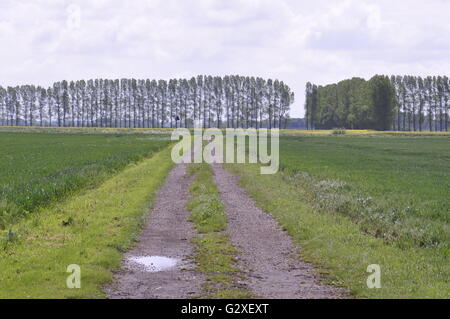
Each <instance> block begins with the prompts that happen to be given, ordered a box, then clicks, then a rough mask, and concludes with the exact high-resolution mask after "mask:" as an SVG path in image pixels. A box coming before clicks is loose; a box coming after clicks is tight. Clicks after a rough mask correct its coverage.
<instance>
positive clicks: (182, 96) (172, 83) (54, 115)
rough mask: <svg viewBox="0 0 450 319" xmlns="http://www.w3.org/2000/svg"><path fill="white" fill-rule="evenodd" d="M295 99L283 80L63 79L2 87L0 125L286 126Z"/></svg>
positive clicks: (128, 126) (227, 78) (237, 78)
mask: <svg viewBox="0 0 450 319" xmlns="http://www.w3.org/2000/svg"><path fill="white" fill-rule="evenodd" d="M293 102H294V93H293V92H291V89H290V88H289V86H287V85H286V84H285V83H283V82H282V81H278V80H271V79H269V80H265V79H262V78H255V77H243V76H225V77H212V76H202V75H200V76H197V77H193V78H191V79H189V80H187V79H172V80H169V81H165V80H159V81H156V80H136V79H121V80H107V79H95V80H88V81H84V80H81V81H76V82H74V81H71V82H67V81H61V82H57V83H54V84H53V86H51V87H49V88H43V87H39V86H38V87H36V86H33V85H23V86H17V87H7V88H2V87H1V86H0V125H3V126H5V125H7V126H58V127H69V126H70V127H127V128H162V127H170V128H174V127H193V126H194V125H196V126H202V127H204V128H206V127H221V128H223V127H227V128H250V127H252V128H261V127H267V128H284V127H286V125H287V121H288V118H289V110H290V106H291V104H292V103H293Z"/></svg>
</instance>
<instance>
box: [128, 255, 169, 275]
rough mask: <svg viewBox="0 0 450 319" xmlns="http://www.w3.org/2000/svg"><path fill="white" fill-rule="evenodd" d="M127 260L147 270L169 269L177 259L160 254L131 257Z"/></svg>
mask: <svg viewBox="0 0 450 319" xmlns="http://www.w3.org/2000/svg"><path fill="white" fill-rule="evenodd" d="M128 260H129V261H131V262H133V263H136V264H139V265H140V266H141V267H143V268H144V269H145V271H148V272H159V271H165V270H169V269H171V268H174V267H175V266H176V265H177V263H178V259H175V258H168V257H162V256H140V257H131V258H129V259H128Z"/></svg>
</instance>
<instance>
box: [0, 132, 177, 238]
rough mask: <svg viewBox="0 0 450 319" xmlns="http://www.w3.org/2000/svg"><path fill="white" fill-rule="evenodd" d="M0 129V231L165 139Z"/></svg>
mask: <svg viewBox="0 0 450 319" xmlns="http://www.w3.org/2000/svg"><path fill="white" fill-rule="evenodd" d="M0 132H1V133H0V145H1V150H2V152H1V153H0V230H1V229H6V228H8V227H10V225H13V224H14V223H15V222H17V221H18V220H19V219H20V218H21V217H23V216H24V215H27V214H28V213H29V212H32V211H33V210H35V209H36V208H37V207H40V206H45V205H48V204H49V203H51V202H52V201H54V200H61V199H63V198H65V197H66V196H68V195H70V194H73V193H74V192H76V191H78V190H80V189H83V188H86V187H94V186H97V185H99V183H101V182H102V181H104V180H105V179H106V178H107V177H109V176H112V175H113V174H115V173H117V172H118V171H120V170H121V169H122V168H124V167H125V166H126V165H127V164H129V163H130V162H136V161H138V160H141V159H143V158H144V157H148V156H150V155H151V154H153V153H154V152H157V151H159V150H161V149H162V148H163V147H165V146H167V145H168V143H169V141H168V140H164V139H162V138H161V137H154V136H151V135H148V136H144V135H130V134H127V135H120V134H88V133H89V132H92V131H90V130H85V132H86V133H84V134H81V133H73V134H56V133H30V132H31V131H24V132H20V133H17V132H16V133H14V132H4V131H2V130H0ZM33 132H34V131H33ZM37 132H39V131H37Z"/></svg>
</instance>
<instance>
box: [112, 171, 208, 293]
mask: <svg viewBox="0 0 450 319" xmlns="http://www.w3.org/2000/svg"><path fill="white" fill-rule="evenodd" d="M190 182H191V178H190V177H188V176H187V175H186V165H185V164H179V165H177V166H175V167H174V169H173V170H172V171H171V172H170V174H169V176H168V178H167V180H166V183H165V185H164V186H163V187H162V188H161V189H160V190H159V192H158V195H157V197H156V199H155V201H154V203H153V209H152V211H151V213H150V214H149V216H148V219H147V222H146V226H145V227H144V228H143V229H142V233H141V237H140V240H139V243H138V244H137V246H136V248H135V249H133V250H132V251H130V252H128V253H126V254H125V256H124V263H123V265H122V270H121V271H120V272H119V273H117V274H116V277H115V282H114V283H113V285H112V286H110V287H108V288H107V289H106V291H107V294H108V296H109V298H133V299H158V298H164V299H178V298H191V297H193V296H196V295H199V294H200V293H201V287H200V286H201V283H202V281H203V278H202V276H201V275H200V274H199V273H197V272H195V271H194V270H193V268H194V265H193V264H192V263H191V262H190V258H189V257H190V256H191V254H192V250H193V247H192V244H191V239H192V237H193V236H194V234H195V233H194V230H193V228H192V224H191V223H189V222H188V221H187V218H188V215H189V213H188V211H187V210H186V203H187V199H188V196H189V195H188V194H189V189H188V188H189V184H190ZM152 256H158V257H167V258H173V259H175V260H177V264H176V265H175V266H174V267H170V268H169V269H166V270H163V271H156V272H155V271H149V267H143V266H142V265H140V264H139V263H137V262H136V260H139V259H137V258H140V257H141V258H142V257H152ZM147 259H148V258H147ZM144 260H146V259H144ZM149 260H153V259H149ZM156 260H161V258H159V259H158V258H157V259H156ZM163 260H164V259H163ZM150 269H151V268H150Z"/></svg>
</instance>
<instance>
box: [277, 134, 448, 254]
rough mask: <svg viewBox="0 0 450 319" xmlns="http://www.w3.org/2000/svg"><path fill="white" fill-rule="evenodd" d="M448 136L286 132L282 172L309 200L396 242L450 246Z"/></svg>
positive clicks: (421, 245)
mask: <svg viewBox="0 0 450 319" xmlns="http://www.w3.org/2000/svg"><path fill="white" fill-rule="evenodd" d="M449 142H450V140H449V138H445V137H441V138H438V137H436V138H428V137H415V138H408V137H354V136H352V137H334V138H333V137H284V138H283V140H282V142H281V151H280V153H281V154H280V157H281V169H282V170H284V171H285V172H287V173H288V174H289V175H290V176H291V178H292V177H294V179H295V180H296V182H298V183H300V184H303V186H304V187H305V188H306V189H310V190H311V192H310V196H311V197H310V201H311V202H314V204H315V205H316V206H319V207H320V208H321V209H323V210H325V211H332V212H338V213H342V214H345V215H348V216H350V217H351V218H352V219H354V220H355V221H357V222H358V223H360V224H361V228H362V229H363V230H364V231H365V232H367V233H369V234H371V235H374V236H376V237H381V238H383V239H384V240H386V241H388V242H396V243H397V244H398V245H400V246H403V247H407V246H417V247H444V246H445V247H448V246H449V244H450V241H449V238H450V237H449V236H450V229H449V223H450V213H449V212H450V196H449V195H450V145H449Z"/></svg>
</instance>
